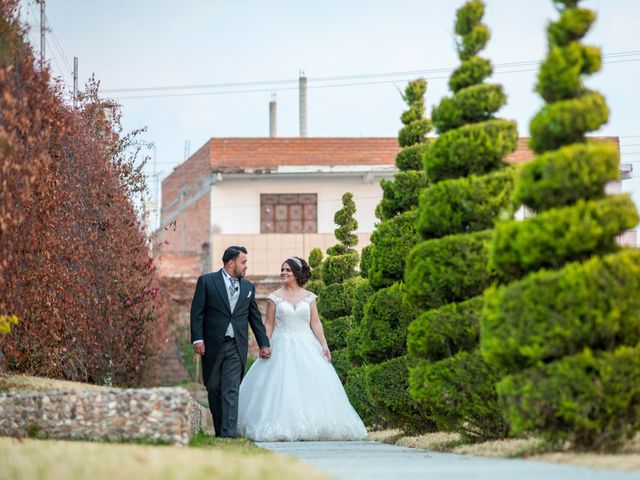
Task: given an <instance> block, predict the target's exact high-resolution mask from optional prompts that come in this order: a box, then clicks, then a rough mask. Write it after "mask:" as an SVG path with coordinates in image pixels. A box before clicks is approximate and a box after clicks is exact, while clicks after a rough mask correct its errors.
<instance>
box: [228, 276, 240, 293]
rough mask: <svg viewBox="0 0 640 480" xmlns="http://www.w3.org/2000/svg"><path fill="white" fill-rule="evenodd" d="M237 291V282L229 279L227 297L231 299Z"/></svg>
mask: <svg viewBox="0 0 640 480" xmlns="http://www.w3.org/2000/svg"><path fill="white" fill-rule="evenodd" d="M237 289H238V280H236V279H235V278H229V296H231V297H233V296H234V295H235V294H236V290H237Z"/></svg>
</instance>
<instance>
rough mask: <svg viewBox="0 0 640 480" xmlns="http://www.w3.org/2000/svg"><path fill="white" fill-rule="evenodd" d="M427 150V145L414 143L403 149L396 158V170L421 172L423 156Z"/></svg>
mask: <svg viewBox="0 0 640 480" xmlns="http://www.w3.org/2000/svg"><path fill="white" fill-rule="evenodd" d="M428 148H429V143H416V144H415V145H410V146H408V147H404V148H403V149H402V150H400V153H398V155H397V156H396V167H398V170H401V171H406V170H422V162H423V160H422V159H423V157H424V154H425V153H426V151H427V149H428Z"/></svg>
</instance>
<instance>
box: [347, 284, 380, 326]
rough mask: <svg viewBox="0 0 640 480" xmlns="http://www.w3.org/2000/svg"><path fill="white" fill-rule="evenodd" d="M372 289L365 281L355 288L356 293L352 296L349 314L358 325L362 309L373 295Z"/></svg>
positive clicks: (361, 316)
mask: <svg viewBox="0 0 640 480" xmlns="http://www.w3.org/2000/svg"><path fill="white" fill-rule="evenodd" d="M374 291H375V290H374V288H373V287H372V286H371V284H370V283H369V281H367V280H365V281H364V282H361V283H360V284H358V286H357V287H356V291H355V293H354V295H353V304H352V308H351V314H352V316H353V322H354V323H355V324H359V323H360V321H361V320H362V318H363V317H364V309H365V305H366V304H367V302H368V301H369V300H370V299H371V296H372V295H373V293H374Z"/></svg>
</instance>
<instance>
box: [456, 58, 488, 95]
mask: <svg viewBox="0 0 640 480" xmlns="http://www.w3.org/2000/svg"><path fill="white" fill-rule="evenodd" d="M492 72H493V68H492V67H491V62H490V61H489V60H487V59H485V58H480V57H471V58H470V59H469V60H465V61H464V62H462V64H461V65H460V66H459V67H458V68H457V69H456V70H455V71H454V72H453V73H452V74H451V77H449V88H450V89H451V91H452V92H454V93H455V92H457V91H459V90H462V89H463V88H466V87H470V86H471V85H475V84H476V83H480V82H482V81H483V80H484V79H485V78H487V77H489V76H491V73H492Z"/></svg>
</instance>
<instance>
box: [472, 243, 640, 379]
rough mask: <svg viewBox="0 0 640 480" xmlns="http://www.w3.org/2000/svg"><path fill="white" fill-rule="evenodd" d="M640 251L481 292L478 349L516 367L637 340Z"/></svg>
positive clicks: (639, 333)
mask: <svg viewBox="0 0 640 480" xmlns="http://www.w3.org/2000/svg"><path fill="white" fill-rule="evenodd" d="M638 291H640V250H636V249H632V250H625V251H622V252H619V253H616V254H612V255H607V256H605V257H594V258H592V259H590V260H589V261H587V262H584V263H571V264H568V265H566V266H565V267H564V268H562V269H561V270H556V271H541V272H538V273H534V274H531V275H529V276H527V277H526V278H524V279H522V280H520V281H518V282H514V283H511V284H509V285H506V286H502V287H499V288H492V289H489V290H488V291H487V292H486V294H485V306H484V310H483V314H482V320H481V330H482V336H481V340H480V343H481V348H482V353H483V355H484V356H485V358H486V359H487V360H488V361H489V362H491V363H492V364H494V365H498V366H502V367H504V368H505V369H512V370H516V369H518V368H526V367H529V366H532V365H535V364H536V363H537V362H540V361H550V360H553V359H556V358H559V357H562V356H563V355H572V354H574V353H577V352H579V351H581V350H582V349H583V348H584V347H591V348H594V349H605V350H609V349H611V348H613V347H614V346H616V345H618V344H627V345H634V344H636V343H637V342H638V341H639V340H640V296H639V295H635V294H634V293H633V292H638Z"/></svg>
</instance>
